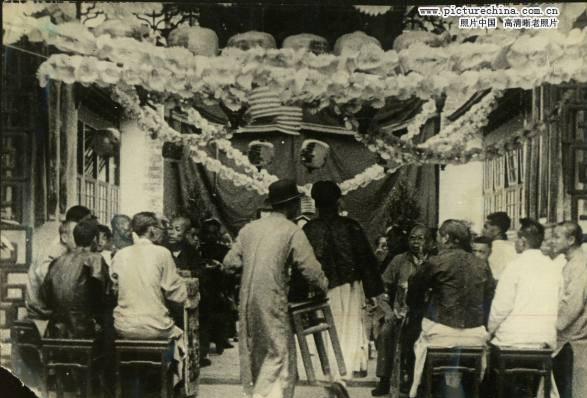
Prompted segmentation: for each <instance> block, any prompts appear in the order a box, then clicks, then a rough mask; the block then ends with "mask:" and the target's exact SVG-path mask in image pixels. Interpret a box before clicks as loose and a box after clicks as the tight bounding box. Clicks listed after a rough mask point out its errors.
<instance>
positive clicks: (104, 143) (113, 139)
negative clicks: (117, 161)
mask: <svg viewBox="0 0 587 398" xmlns="http://www.w3.org/2000/svg"><path fill="white" fill-rule="evenodd" d="M93 144H94V145H93V146H94V152H96V154H97V155H98V156H104V157H110V156H113V155H114V154H115V153H116V150H117V149H118V145H119V144H120V131H118V130H117V129H115V128H111V127H109V128H107V129H102V130H97V131H96V132H95V134H94V142H93Z"/></svg>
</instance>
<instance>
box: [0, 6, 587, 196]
mask: <svg viewBox="0 0 587 398" xmlns="http://www.w3.org/2000/svg"><path fill="white" fill-rule="evenodd" d="M88 4H90V3H88ZM83 7H86V9H85V11H84V9H83ZM161 7H162V6H161V4H157V3H134V4H133V5H130V3H97V2H96V3H91V6H88V5H85V6H83V5H79V4H78V5H75V4H65V3H64V4H53V5H38V4H34V3H27V4H25V5H18V6H17V5H12V4H6V3H5V4H3V12H4V18H3V21H4V22H3V30H4V35H3V44H4V45H5V46H8V47H11V46H12V47H18V46H19V44H21V43H22V42H23V40H28V41H29V42H41V43H44V44H46V45H48V46H49V47H50V49H51V51H50V55H49V56H48V58H47V59H46V61H45V62H44V63H43V64H42V65H41V66H40V68H39V70H38V73H37V77H38V80H39V83H40V85H41V86H45V85H47V84H48V82H50V81H52V80H54V81H61V82H64V83H67V84H72V83H79V84H82V85H85V86H88V85H96V86H98V87H102V88H103V89H104V90H107V91H108V92H110V93H111V95H112V97H113V98H114V100H115V101H117V102H118V103H119V104H121V105H122V107H123V108H124V109H125V111H126V112H127V113H128V114H129V115H131V116H132V117H133V118H135V119H136V120H137V121H138V123H139V125H140V126H141V127H142V128H143V129H144V130H145V131H146V132H148V133H149V134H150V135H151V136H152V137H153V138H155V139H159V140H162V141H164V142H175V143H178V144H182V145H184V146H185V147H187V148H189V152H190V155H191V157H192V159H193V160H194V161H195V162H197V163H200V164H203V165H204V166H205V167H206V168H207V169H208V170H210V171H212V172H214V173H217V174H218V175H219V176H220V177H221V178H223V179H226V180H230V181H232V182H233V183H234V184H235V185H236V186H239V187H243V188H245V189H249V190H253V191H256V192H258V193H259V194H263V193H266V191H267V187H268V185H269V184H270V183H271V182H273V181H275V180H276V179H277V177H276V176H274V175H272V174H271V173H269V172H268V171H267V168H266V167H265V166H266V164H267V163H268V162H271V161H272V151H273V149H272V147H271V145H270V144H268V143H264V142H262V141H258V142H252V143H251V144H250V145H249V151H248V152H247V154H245V153H243V152H241V151H240V150H239V149H236V148H235V147H233V146H232V143H231V141H230V138H231V137H232V136H233V134H241V133H246V132H247V131H254V132H259V131H263V129H266V130H267V131H273V132H279V133H281V134H286V135H297V134H299V132H300V130H314V131H316V132H319V133H320V132H322V133H324V134H330V133H334V134H343V135H350V136H353V137H354V138H355V139H356V141H357V143H358V144H359V145H365V146H366V147H367V148H368V149H369V150H370V151H372V152H373V153H374V154H376V156H377V159H378V161H377V162H376V163H374V164H372V165H371V166H370V167H368V168H366V169H365V170H364V171H363V172H361V173H358V174H357V175H355V176H354V177H352V178H350V179H348V180H345V181H341V182H340V185H341V189H342V191H343V192H344V193H347V192H350V191H352V190H355V189H358V188H361V187H364V186H366V185H367V184H369V183H370V182H371V181H375V180H378V179H382V178H383V177H385V175H386V174H388V173H392V172H394V171H395V170H397V169H398V168H399V167H401V166H404V165H422V164H447V163H464V162H468V161H472V160H482V159H485V158H488V157H492V156H495V155H498V154H500V153H501V152H503V151H504V150H505V149H507V148H511V147H515V146H517V145H521V144H522V143H523V141H524V139H526V138H527V137H529V136H531V135H532V134H536V133H537V132H538V131H540V129H541V128H543V127H544V126H543V125H542V123H541V122H539V121H530V123H528V124H527V126H526V127H525V128H524V129H523V130H521V131H518V132H515V133H513V134H511V135H510V136H508V137H506V138H505V139H504V140H502V141H500V142H497V143H492V144H487V143H485V142H484V140H483V132H484V127H485V126H486V125H487V123H488V117H489V115H490V113H491V112H492V111H493V110H494V109H495V108H496V104H497V103H498V101H499V99H500V97H501V96H502V95H503V94H504V92H505V91H506V90H510V89H525V90H527V89H532V88H536V87H540V86H541V85H544V84H561V83H572V82H575V83H585V82H587V28H585V27H584V25H581V24H580V23H578V22H577V21H579V20H580V18H584V17H585V12H586V9H587V5H586V3H576V4H564V5H563V4H561V5H559V7H560V9H561V16H560V22H559V25H558V29H545V30H531V29H528V30H524V29H512V30H504V29H500V28H498V29H492V30H475V31H472V30H458V29H455V28H454V24H451V21H450V19H448V20H445V21H441V22H442V23H439V24H435V22H434V20H430V19H428V20H425V21H424V22H425V23H423V24H421V25H417V24H416V25H414V24H411V25H409V26H408V25H405V26H403V27H402V30H400V31H398V32H396V33H395V34H394V37H393V40H390V38H389V37H383V38H376V37H374V36H371V35H369V34H367V33H365V32H362V31H348V32H345V33H344V34H341V35H339V36H338V37H336V40H334V41H332V40H330V41H329V40H328V39H327V38H325V37H323V36H320V35H318V34H315V33H308V32H304V31H299V32H297V33H295V34H291V35H289V36H287V37H285V38H281V37H280V38H279V39H280V40H276V38H275V37H274V36H273V35H272V34H270V33H267V32H260V31H247V32H240V33H238V34H235V35H232V36H231V37H229V38H228V39H227V40H226V45H225V46H224V48H220V43H221V40H220V39H219V34H217V33H216V31H215V30H213V29H210V28H207V27H205V26H200V25H198V23H199V22H203V21H205V20H206V18H205V17H204V16H203V15H195V16H194V15H191V16H189V15H188V18H184V20H182V21H181V22H180V23H177V24H176V25H174V26H173V28H168V29H167V30H165V29H162V30H157V29H153V23H151V24H150V25H149V24H148V23H146V22H148V21H149V16H150V17H152V18H155V16H157V15H164V12H162V8H161ZM225 8H230V5H229V4H224V5H218V6H217V10H218V12H219V13H220V12H225V11H222V9H225ZM411 11H413V10H403V11H402V13H406V14H401V15H400V17H403V18H407V15H408V14H407V13H408V12H411ZM355 12H359V13H361V15H363V17H362V18H374V22H373V23H374V24H375V23H376V18H385V15H389V13H393V12H395V13H396V14H397V12H398V11H397V10H394V9H390V8H389V7H362V6H361V7H358V8H356V9H355ZM89 15H93V16H91V17H90V16H89ZM412 15H413V14H412ZM145 16H146V17H145ZM396 16H397V15H396ZM166 23H167V25H166V26H169V20H168V21H167V22H166ZM426 24H430V25H431V29H429V30H428V31H427V30H425V27H426ZM442 26H444V28H439V27H442ZM162 31H163V32H164V35H161V32H162ZM225 33H226V32H222V34H221V35H220V36H222V35H225ZM282 36H283V34H282ZM390 42H391V43H392V44H391V46H388V45H387V43H390ZM222 43H224V41H222ZM382 43H384V44H382ZM278 45H279V46H278ZM278 47H279V48H278ZM455 99H456V100H455ZM467 101H468V102H467ZM464 102H467V103H468V106H467V110H466V111H465V112H462V114H460V115H459V117H458V118H456V119H455V118H447V117H446V116H448V115H450V113H451V112H452V111H454V109H449V108H450V107H449V106H448V105H447V104H452V105H453V108H454V105H455V104H457V105H458V104H462V103H464ZM163 109H166V110H167V111H168V112H167V114H169V110H173V112H175V113H177V114H178V115H180V116H181V118H182V120H183V121H185V122H186V123H188V124H190V125H192V126H194V127H195V128H196V129H197V131H198V134H182V133H181V132H179V131H176V130H175V129H173V128H172V127H171V126H170V124H169V123H168V120H166V118H165V112H163V111H162V110H163ZM218 111H220V114H221V116H222V117H220V118H217V117H210V116H214V114H215V113H216V114H218ZM390 114H391V115H395V117H392V118H391V119H390V118H389V117H387V118H386V115H390ZM397 115H401V117H397ZM406 115H408V116H406ZM326 116H328V117H329V118H330V119H332V120H335V123H331V124H330V125H328V124H327V123H324V120H325V118H326ZM435 117H439V118H440V119H441V120H443V121H444V122H443V123H442V125H441V128H440V129H439V131H438V132H437V134H435V135H434V136H432V137H430V138H427V139H423V137H420V133H421V131H422V128H423V126H424V125H425V124H426V123H427V122H428V121H430V120H431V119H432V118H435ZM210 146H213V147H214V148H216V149H217V150H219V151H221V152H223V153H224V154H225V155H226V157H227V158H229V159H231V160H232V161H233V163H234V164H236V165H238V166H239V167H238V168H233V167H232V166H231V165H228V164H225V163H222V162H221V161H220V160H219V159H218V158H217V157H213V156H210V152H209V151H207V150H206V148H209V147H210ZM328 151H329V147H328V144H326V143H325V142H322V141H321V140H320V139H315V140H306V141H304V143H303V148H302V151H301V153H302V159H301V161H302V162H305V163H304V164H305V165H306V166H307V167H320V165H321V163H322V160H323V159H324V158H326V157H327V156H328ZM306 163H307V164H306ZM300 188H301V189H303V190H305V191H308V190H309V186H303V187H300Z"/></svg>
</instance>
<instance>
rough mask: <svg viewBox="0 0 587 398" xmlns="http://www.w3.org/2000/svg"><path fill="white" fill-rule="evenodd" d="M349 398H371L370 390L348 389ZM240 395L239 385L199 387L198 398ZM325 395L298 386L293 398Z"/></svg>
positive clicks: (224, 397) (236, 396)
mask: <svg viewBox="0 0 587 398" xmlns="http://www.w3.org/2000/svg"><path fill="white" fill-rule="evenodd" d="M348 391H349V395H350V396H351V398H367V397H369V398H370V397H371V388H367V387H350V388H349V389H348ZM241 394H242V390H241V387H240V386H239V385H226V384H222V385H213V384H202V385H200V394H199V395H198V398H239V397H240V396H241ZM327 397H328V396H327V394H326V393H325V392H324V389H323V388H321V387H308V386H298V387H297V388H296V392H295V398H327Z"/></svg>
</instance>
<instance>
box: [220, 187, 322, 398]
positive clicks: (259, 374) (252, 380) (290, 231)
mask: <svg viewBox="0 0 587 398" xmlns="http://www.w3.org/2000/svg"><path fill="white" fill-rule="evenodd" d="M301 196H302V194H301V193H300V192H298V189H297V187H296V184H295V182H294V181H292V180H279V181H277V182H274V183H273V184H271V185H270V186H269V198H268V202H269V203H270V204H271V207H272V212H271V213H270V214H269V215H268V216H266V217H263V218H261V219H259V220H256V221H253V222H251V223H250V224H247V225H246V226H245V227H243V229H242V230H241V231H240V232H239V235H238V237H237V239H236V241H235V242H234V245H233V246H232V248H231V249H230V251H229V252H228V254H227V255H226V257H225V258H224V265H225V267H227V268H241V267H242V279H241V288H240V308H239V320H240V323H239V325H240V328H239V333H240V336H239V351H240V368H241V381H242V383H243V387H244V390H245V393H246V395H247V396H249V397H254V398H257V397H272V398H292V397H293V395H294V387H295V383H296V378H297V374H296V369H297V367H296V347H295V341H294V334H293V331H292V327H291V325H290V320H289V315H288V300H287V297H288V291H289V281H290V274H291V271H292V268H294V269H296V270H297V271H298V272H299V273H300V274H301V275H302V276H303V277H304V278H305V279H306V280H307V281H308V283H309V284H310V285H311V286H312V287H314V288H317V289H318V290H321V291H322V292H324V293H326V289H327V287H328V280H327V279H326V277H325V276H324V272H322V267H321V266H320V263H319V262H318V260H317V259H316V257H315V256H314V251H313V250H312V246H310V243H309V242H308V239H307V238H306V235H305V234H304V232H303V231H302V230H301V229H300V228H299V227H298V226H297V225H295V224H294V223H293V222H292V221H291V220H292V219H294V218H295V216H296V215H297V212H298V210H299V205H300V197H301Z"/></svg>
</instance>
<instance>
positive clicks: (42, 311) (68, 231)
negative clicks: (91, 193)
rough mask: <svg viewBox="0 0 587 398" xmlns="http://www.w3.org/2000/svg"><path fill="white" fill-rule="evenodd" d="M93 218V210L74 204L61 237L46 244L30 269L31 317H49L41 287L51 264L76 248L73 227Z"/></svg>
mask: <svg viewBox="0 0 587 398" xmlns="http://www.w3.org/2000/svg"><path fill="white" fill-rule="evenodd" d="M91 219H93V216H92V213H91V211H90V210H89V209H88V208H87V207H84V206H72V207H71V208H69V210H67V213H66V214H65V221H64V222H63V223H61V225H60V226H59V239H58V240H56V241H55V242H51V243H49V244H47V245H45V246H44V249H43V250H42V252H41V255H40V256H39V257H38V258H37V261H35V262H34V263H33V264H31V266H30V268H29V271H28V281H27V289H26V298H25V304H26V308H27V312H28V316H29V318H31V319H47V316H48V314H49V311H48V309H47V308H46V304H45V303H43V302H42V300H41V298H40V288H41V285H42V283H43V281H44V280H45V276H46V275H47V272H48V271H49V265H50V264H51V263H52V262H53V261H54V260H56V259H57V258H59V257H61V256H62V255H64V254H65V253H67V252H70V251H72V250H73V249H74V248H75V242H74V240H73V228H74V227H75V226H76V224H77V223H78V222H80V221H86V220H91Z"/></svg>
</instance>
